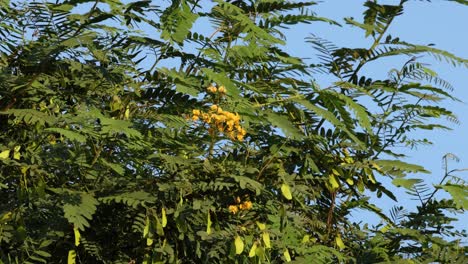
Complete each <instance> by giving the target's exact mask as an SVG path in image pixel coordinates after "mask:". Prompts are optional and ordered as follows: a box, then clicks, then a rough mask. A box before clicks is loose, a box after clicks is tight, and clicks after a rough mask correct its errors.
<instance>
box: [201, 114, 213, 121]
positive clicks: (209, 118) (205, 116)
mask: <svg viewBox="0 0 468 264" xmlns="http://www.w3.org/2000/svg"><path fill="white" fill-rule="evenodd" d="M201 118H202V119H203V121H204V122H206V123H210V122H211V117H210V115H208V114H205V113H203V114H202V115H201Z"/></svg>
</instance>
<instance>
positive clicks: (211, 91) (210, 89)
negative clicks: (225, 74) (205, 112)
mask: <svg viewBox="0 0 468 264" xmlns="http://www.w3.org/2000/svg"><path fill="white" fill-rule="evenodd" d="M206 90H207V91H208V92H210V93H216V91H217V90H218V89H217V88H216V87H214V86H213V85H210V87H208V88H206Z"/></svg>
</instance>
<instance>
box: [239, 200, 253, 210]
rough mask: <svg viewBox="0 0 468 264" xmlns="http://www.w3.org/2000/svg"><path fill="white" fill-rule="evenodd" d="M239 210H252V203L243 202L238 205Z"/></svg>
mask: <svg viewBox="0 0 468 264" xmlns="http://www.w3.org/2000/svg"><path fill="white" fill-rule="evenodd" d="M239 208H240V209H241V210H250V209H252V202H251V201H245V202H243V203H242V204H240V205H239Z"/></svg>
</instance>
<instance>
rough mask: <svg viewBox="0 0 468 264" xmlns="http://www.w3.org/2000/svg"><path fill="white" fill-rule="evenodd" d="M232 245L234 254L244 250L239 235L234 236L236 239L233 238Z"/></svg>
mask: <svg viewBox="0 0 468 264" xmlns="http://www.w3.org/2000/svg"><path fill="white" fill-rule="evenodd" d="M234 245H235V247H236V254H237V255H240V254H242V251H244V241H242V238H241V237H240V236H236V239H235V240H234Z"/></svg>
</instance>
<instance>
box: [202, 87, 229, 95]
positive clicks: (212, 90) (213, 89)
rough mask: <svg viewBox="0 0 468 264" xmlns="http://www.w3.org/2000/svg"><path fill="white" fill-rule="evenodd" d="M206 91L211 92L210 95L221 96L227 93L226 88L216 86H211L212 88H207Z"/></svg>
mask: <svg viewBox="0 0 468 264" xmlns="http://www.w3.org/2000/svg"><path fill="white" fill-rule="evenodd" d="M206 90H207V91H208V92H209V93H213V94H215V93H220V94H225V93H226V87H224V86H222V85H221V86H220V87H218V88H216V86H213V85H210V87H208V88H206Z"/></svg>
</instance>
